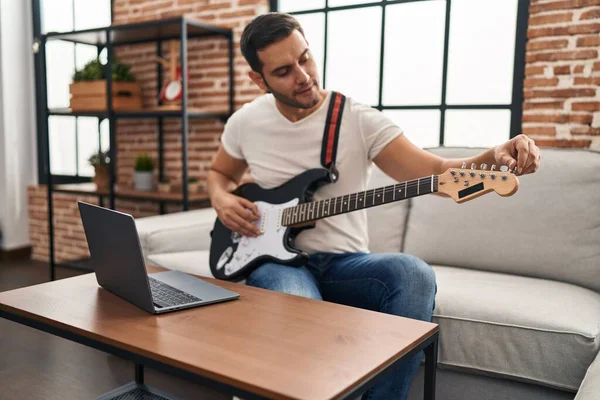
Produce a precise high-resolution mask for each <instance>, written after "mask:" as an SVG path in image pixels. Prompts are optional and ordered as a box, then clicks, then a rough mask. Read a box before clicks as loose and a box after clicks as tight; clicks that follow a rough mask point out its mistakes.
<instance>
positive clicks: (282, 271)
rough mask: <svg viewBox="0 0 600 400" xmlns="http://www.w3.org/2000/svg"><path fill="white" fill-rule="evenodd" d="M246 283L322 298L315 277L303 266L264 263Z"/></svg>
mask: <svg viewBox="0 0 600 400" xmlns="http://www.w3.org/2000/svg"><path fill="white" fill-rule="evenodd" d="M246 284H247V285H249V286H255V287H259V288H262V289H268V290H274V291H276V292H281V293H287V294H293V295H295V296H301V297H308V298H312V299H319V300H321V299H322V298H321V294H320V292H319V290H318V288H317V285H316V283H315V281H314V278H312V277H311V276H310V272H308V270H307V269H306V268H303V267H290V266H287V265H279V264H274V263H267V264H263V265H261V266H260V267H258V268H257V269H256V270H254V271H253V272H252V273H251V274H250V275H249V276H248V278H247V279H246Z"/></svg>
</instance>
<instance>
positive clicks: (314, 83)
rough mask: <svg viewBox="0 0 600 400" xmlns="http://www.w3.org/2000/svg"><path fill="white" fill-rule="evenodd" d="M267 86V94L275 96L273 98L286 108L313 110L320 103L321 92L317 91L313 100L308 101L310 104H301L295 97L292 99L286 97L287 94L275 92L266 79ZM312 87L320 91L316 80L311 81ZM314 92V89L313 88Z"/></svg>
mask: <svg viewBox="0 0 600 400" xmlns="http://www.w3.org/2000/svg"><path fill="white" fill-rule="evenodd" d="M263 80H264V82H265V85H267V89H268V91H267V93H271V94H273V97H275V99H277V100H279V101H280V102H281V103H283V104H285V105H286V106H289V107H295V108H302V109H305V110H307V109H309V108H312V107H314V106H316V105H317V104H318V103H319V100H320V97H319V91H318V90H317V93H316V94H315V95H314V96H313V98H312V99H310V101H308V103H303V102H300V101H298V100H296V99H295V98H294V97H290V96H286V95H285V94H283V93H281V92H278V91H276V90H274V89H273V88H272V87H271V86H270V85H269V84H268V83H267V80H266V79H264V78H263ZM310 85H311V86H314V87H316V88H317V89H318V87H319V86H318V82H317V80H316V79H314V78H313V79H311V83H310ZM311 90H312V88H311Z"/></svg>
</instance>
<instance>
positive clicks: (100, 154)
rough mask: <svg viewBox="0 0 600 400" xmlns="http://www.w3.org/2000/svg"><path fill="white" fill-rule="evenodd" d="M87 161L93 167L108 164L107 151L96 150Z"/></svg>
mask: <svg viewBox="0 0 600 400" xmlns="http://www.w3.org/2000/svg"><path fill="white" fill-rule="evenodd" d="M88 162H89V163H90V165H92V166H94V167H95V166H96V165H108V164H109V163H110V156H109V151H108V150H106V151H97V152H96V153H94V154H92V155H91V156H90V158H88Z"/></svg>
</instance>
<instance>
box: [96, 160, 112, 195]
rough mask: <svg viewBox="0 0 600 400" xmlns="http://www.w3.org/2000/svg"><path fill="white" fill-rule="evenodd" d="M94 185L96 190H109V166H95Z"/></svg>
mask: <svg viewBox="0 0 600 400" xmlns="http://www.w3.org/2000/svg"><path fill="white" fill-rule="evenodd" d="M94 183H95V184H96V190H98V191H102V190H108V188H109V186H110V177H109V176H108V166H107V165H102V164H100V165H94Z"/></svg>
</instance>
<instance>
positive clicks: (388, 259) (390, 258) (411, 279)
mask: <svg viewBox="0 0 600 400" xmlns="http://www.w3.org/2000/svg"><path fill="white" fill-rule="evenodd" d="M382 256H383V257H384V258H385V260H384V262H383V263H382V264H384V265H386V267H387V268H386V271H385V272H384V273H385V275H386V278H387V279H386V280H387V281H388V284H389V287H388V289H389V290H390V291H396V290H397V291H401V292H404V293H407V292H410V293H414V294H415V296H418V297H421V298H424V299H431V301H432V302H433V300H434V299H435V294H436V292H437V285H436V279H435V272H434V270H433V268H432V267H431V266H430V265H429V264H427V263H426V262H425V261H423V260H421V259H420V258H418V257H415V256H413V255H410V254H403V253H393V254H386V255H382Z"/></svg>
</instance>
